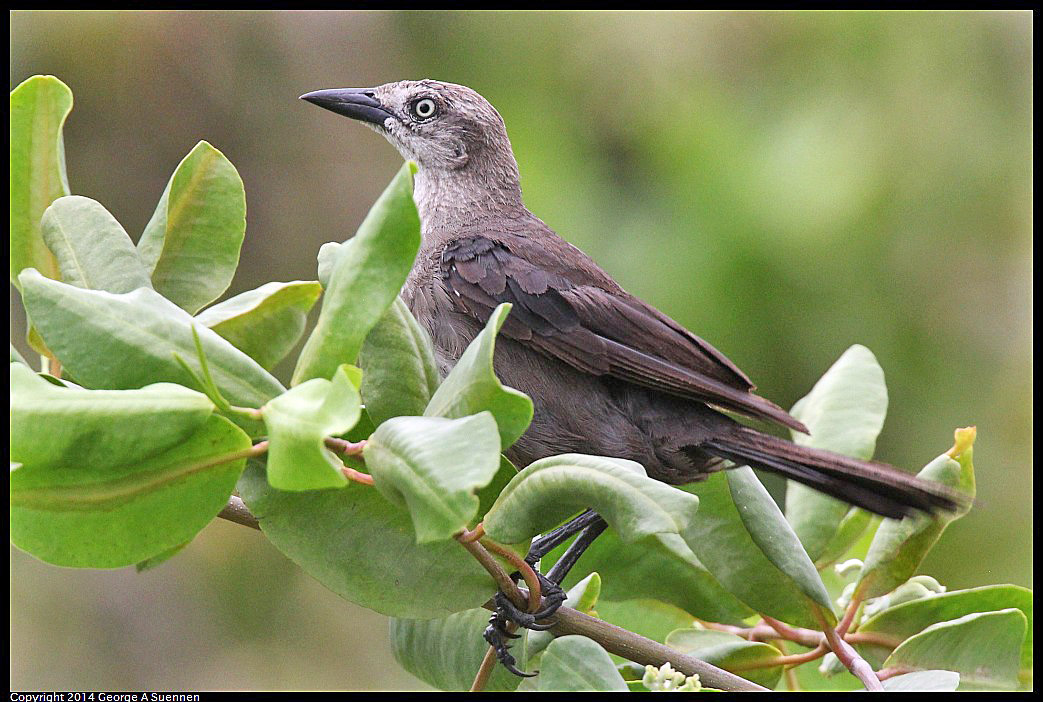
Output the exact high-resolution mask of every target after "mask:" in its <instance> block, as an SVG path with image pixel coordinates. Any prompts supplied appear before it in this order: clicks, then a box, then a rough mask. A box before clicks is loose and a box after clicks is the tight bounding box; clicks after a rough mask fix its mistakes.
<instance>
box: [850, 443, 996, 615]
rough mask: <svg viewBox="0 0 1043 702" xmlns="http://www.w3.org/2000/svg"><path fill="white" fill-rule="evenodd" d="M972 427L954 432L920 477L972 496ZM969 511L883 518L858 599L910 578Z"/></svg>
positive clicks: (863, 571) (973, 489)
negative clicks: (946, 449) (952, 440)
mask: <svg viewBox="0 0 1043 702" xmlns="http://www.w3.org/2000/svg"><path fill="white" fill-rule="evenodd" d="M975 435H976V431H975V429H974V427H970V428H968V429H957V430H956V444H955V445H954V446H953V447H952V449H950V450H949V452H947V453H943V454H942V455H941V456H938V458H936V459H934V460H933V461H931V462H930V463H928V464H927V465H926V466H925V467H924V468H923V470H921V471H920V473H919V477H920V478H922V479H924V480H933V481H936V482H939V483H942V484H943V485H947V486H949V487H951V488H954V489H955V490H957V491H959V492H962V493H964V494H965V495H967V496H968V497H974V493H975V487H974V463H973V454H974V448H973V447H974V438H975ZM968 511H970V503H969V502H968V504H967V505H966V506H964V507H963V508H961V509H960V510H959V511H957V512H939V513H937V514H933V515H932V514H923V513H918V514H915V515H910V516H908V517H905V518H903V519H885V520H884V521H883V523H882V524H881V525H880V528H879V529H877V530H876V535H875V536H874V537H873V543H872V544H870V546H869V553H867V554H866V559H865V564H864V565H863V566H862V575H861V577H860V579H859V581H858V585H857V588H856V591H855V592H856V595H857V596H858V597H859V598H861V599H869V598H871V597H879V596H880V595H884V594H886V593H888V592H890V591H891V590H894V589H895V588H896V587H898V586H899V585H901V584H902V583H904V582H905V581H906V580H908V579H909V578H911V577H912V576H913V575H914V574H915V573H916V569H917V568H918V567H919V565H920V563H921V562H922V561H923V559H924V556H926V555H927V553H928V551H930V550H931V547H933V546H934V544H935V543H936V542H937V541H938V539H939V537H941V535H942V532H943V531H945V527H946V526H948V525H949V522H952V521H954V520H956V519H959V518H960V517H962V516H963V515H964V514H966V513H967V512H968Z"/></svg>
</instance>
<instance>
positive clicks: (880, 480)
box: [701, 427, 968, 519]
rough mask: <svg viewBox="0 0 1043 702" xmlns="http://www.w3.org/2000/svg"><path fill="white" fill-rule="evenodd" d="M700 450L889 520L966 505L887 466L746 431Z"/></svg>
mask: <svg viewBox="0 0 1043 702" xmlns="http://www.w3.org/2000/svg"><path fill="white" fill-rule="evenodd" d="M701 448H703V449H704V450H706V451H707V452H709V453H711V454H713V455H715V456H718V457H720V458H725V459H727V460H729V461H732V462H734V463H736V464H738V465H749V466H752V467H754V468H761V469H764V470H767V471H771V472H773V473H778V474H779V475H782V476H785V477H787V478H792V479H793V480H796V481H797V482H800V483H803V484H805V485H807V486H809V487H812V488H814V489H816V490H819V491H820V492H824V493H826V494H827V495H830V496H832V497H836V498H839V499H841V500H844V501H845V502H848V503H850V504H853V505H856V506H858V507H861V508H863V509H867V510H869V511H870V512H875V513H877V514H880V515H883V516H885V517H892V518H895V519H898V518H900V517H904V516H905V515H907V514H910V513H912V512H913V511H914V510H919V511H923V512H937V511H939V510H956V509H958V508H959V507H960V506H961V505H963V504H966V502H967V500H968V498H967V497H965V496H962V495H961V494H960V493H958V492H956V491H954V490H951V489H949V488H947V487H946V486H944V485H941V484H940V483H935V482H930V481H927V480H921V479H920V478H917V477H916V476H913V475H909V474H908V473H905V472H903V471H901V470H898V469H897V468H895V467H893V466H889V465H887V464H884V463H872V462H869V461H860V460H858V459H857V458H850V457H848V456H842V455H840V454H837V453H832V452H830V451H823V450H822V449H815V448H810V447H808V446H798V445H797V444H794V443H792V442H789V441H786V440H784V439H780V438H778V437H775V436H771V435H768V434H763V433H761V432H759V431H756V430H754V429H750V428H749V427H741V428H739V429H737V431H735V432H734V433H730V434H729V435H727V436H723V437H719V438H714V439H711V440H709V441H706V442H705V443H703V444H702V445H701Z"/></svg>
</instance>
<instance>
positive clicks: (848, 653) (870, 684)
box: [815, 608, 884, 692]
mask: <svg viewBox="0 0 1043 702" xmlns="http://www.w3.org/2000/svg"><path fill="white" fill-rule="evenodd" d="M815 614H816V616H817V617H818V619H819V624H820V625H821V626H822V633H824V634H825V635H826V641H827V642H828V643H829V647H830V648H831V649H833V653H835V654H837V658H838V659H839V660H840V662H841V663H843V664H844V667H846V668H847V669H848V670H850V671H851V673H852V675H854V676H855V677H856V678H858V679H859V680H861V681H862V684H863V685H865V686H866V690H869V691H871V692H883V690H884V686H883V685H882V684H881V683H880V678H878V677H877V676H876V673H875V672H874V671H873V668H872V667H871V666H870V665H869V663H867V662H866V660H865V659H864V658H862V656H860V655H858V652H857V651H855V649H854V648H853V647H852V646H851V644H849V643H848V642H847V641H845V640H844V638H843V637H842V636H840V635H839V634H837V630H836V629H834V628H833V627H832V626H830V625H829V622H827V621H826V618H825V616H824V615H823V614H822V612H821V611H820V610H819V609H818V608H816V609H815Z"/></svg>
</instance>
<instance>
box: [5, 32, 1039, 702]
mask: <svg viewBox="0 0 1043 702" xmlns="http://www.w3.org/2000/svg"><path fill="white" fill-rule="evenodd" d="M1031 67H1032V17H1031V14H1029V13H1028V12H1008V13H1003V12H990V13H969V12H967V13H860V12H845V13H830V12H814V13H810V12H809V13H755V12H747V13H685V14H661V13H637V14H633V13H499V12H486V13H382V12H367V13H353V12H337V13H315V12H282V13H256V12H235V13H225V12H221V13H216V12H207V13H196V12H147V13H146V12H140V13H131V12H117V13H109V12H104V13H103V12H90V13H85V12H81V13H61V12H23V11H19V12H14V13H13V14H12V15H11V74H10V85H11V88H14V87H15V86H16V85H17V84H18V83H20V82H21V81H22V80H24V79H25V78H27V77H29V76H30V75H33V74H36V73H51V74H54V75H56V76H58V77H60V78H61V79H62V80H63V81H65V82H66V83H67V84H68V85H69V86H70V87H71V88H72V90H73V93H74V95H75V101H76V103H75V108H74V110H73V112H72V115H71V116H70V118H69V120H68V123H67V125H66V129H65V146H66V155H67V162H68V175H69V182H70V185H71V187H72V191H73V193H75V194H80V195H86V196H89V197H92V198H94V199H96V200H99V201H100V202H102V203H103V204H104V205H105V206H106V207H107V208H108V209H109V210H110V211H111V212H112V213H113V214H115V215H116V217H117V218H118V219H119V220H120V222H122V224H123V225H124V227H125V228H126V229H127V231H128V232H130V233H131V236H132V237H134V238H135V239H136V238H137V237H138V235H139V234H140V232H141V230H142V229H143V227H144V225H145V223H146V222H147V221H148V219H149V216H150V215H151V213H152V210H153V209H154V207H155V204H156V201H157V200H158V198H159V195H160V193H161V192H162V190H163V187H164V186H165V184H166V181H167V179H168V178H169V176H170V174H171V172H172V171H173V169H174V167H175V166H176V165H177V163H178V162H179V161H180V159H181V158H182V157H183V156H184V155H185V154H186V153H187V152H188V151H189V149H191V148H192V146H193V145H194V144H195V143H196V142H197V141H198V140H200V139H206V140H208V141H210V142H211V143H212V144H214V145H215V146H216V147H218V148H219V149H221V150H222V151H223V152H224V153H225V154H226V155H227V156H228V157H229V159H231V161H232V162H233V163H234V164H235V165H236V167H237V168H238V169H239V172H240V174H241V175H242V178H243V181H244V182H245V184H246V193H247V206H248V213H247V219H248V228H247V236H246V243H245V244H244V246H243V254H242V265H241V267H240V270H239V274H238V276H237V278H236V280H235V282H234V283H233V285H232V288H231V289H230V290H229V294H235V293H239V292H242V291H244V290H248V289H251V288H254V287H256V286H258V285H260V284H262V283H264V282H267V281H269V280H294V279H305V280H307V279H313V278H314V277H315V253H316V252H317V250H318V248H319V246H320V245H321V244H322V243H323V242H326V241H331V240H337V241H339V240H343V239H345V238H346V237H348V236H349V235H351V234H352V233H353V232H354V230H355V227H356V226H357V224H358V223H359V222H360V221H361V219H362V217H363V215H364V214H365V212H366V211H367V209H368V207H369V205H370V204H371V203H372V202H373V200H374V199H375V198H376V196H377V195H378V194H379V193H380V191H381V190H382V189H383V188H384V186H385V185H386V183H387V182H388V180H389V179H390V178H391V176H392V175H393V174H394V173H395V171H396V170H397V169H398V167H399V165H400V159H399V157H398V155H397V154H396V152H395V151H394V150H393V149H392V148H391V147H390V146H389V145H388V144H386V143H385V142H384V140H383V139H381V138H380V137H379V136H378V135H376V134H374V133H373V132H371V131H369V130H367V129H363V128H361V127H360V126H358V125H355V124H352V123H350V122H349V121H348V120H346V119H344V118H342V117H339V116H336V115H333V114H331V113H329V112H326V111H324V110H319V109H317V108H315V107H314V106H311V105H307V104H304V103H302V102H300V101H298V100H297V96H298V95H300V94H301V93H304V92H306V91H309V90H314V89H318V88H331V87H347V86H370V85H375V84H379V83H383V82H387V81H393V80H399V79H402V78H424V77H430V78H438V79H443V80H448V81H452V82H457V83H464V84H466V85H469V86H471V87H473V88H474V89H476V90H478V91H479V92H480V93H482V94H483V95H485V96H486V97H487V98H488V99H489V100H490V102H492V103H493V105H495V106H496V107H497V109H499V111H500V113H501V114H502V115H503V117H504V119H505V121H506V123H507V129H508V132H509V134H510V137H511V140H512V141H513V144H514V148H515V152H516V154H517V157H518V162H519V165H520V168H521V173H522V185H523V188H524V191H525V196H526V202H527V204H528V205H529V207H530V209H532V210H533V211H534V212H535V213H536V214H537V215H539V216H540V217H541V218H542V219H544V220H545V221H546V222H547V223H548V224H549V225H550V226H551V227H553V228H554V229H556V230H557V231H558V232H559V233H560V234H561V235H562V236H564V237H565V238H566V239H568V240H569V241H571V242H572V243H574V244H576V245H577V246H579V247H580V248H582V249H584V250H585V251H587V252H588V253H590V254H591V255H592V256H593V257H594V258H595V259H596V260H597V261H599V262H600V263H601V264H602V266H604V267H605V268H606V269H607V270H608V271H609V272H610V273H611V274H612V275H613V276H614V277H615V278H616V279H617V280H618V281H619V282H620V283H621V284H622V285H623V286H624V287H626V288H627V289H628V290H630V291H631V292H633V293H635V294H637V295H638V296H640V297H642V298H644V299H646V300H648V301H650V302H652V303H653V304H655V305H656V306H657V307H659V308H660V309H662V310H664V311H665V312H667V313H668V314H670V315H671V316H673V317H674V318H675V319H677V320H678V321H680V322H681V323H683V324H684V325H686V326H687V327H689V328H690V329H692V330H694V331H696V332H697V333H698V334H700V335H701V336H703V337H705V338H706V339H707V340H709V341H710V342H711V343H713V344H714V345H715V346H717V347H718V348H719V349H721V350H722V351H724V352H725V353H727V354H728V355H729V356H730V357H731V358H732V359H733V360H734V361H735V362H736V363H738V364H739V366H740V367H742V368H743V369H745V370H746V371H747V373H749V374H750V375H751V376H752V377H753V378H754V380H755V381H756V382H757V383H758V385H759V387H760V390H761V391H762V393H763V394H764V395H765V396H767V397H769V398H771V399H773V400H775V401H776V402H778V403H779V404H781V405H783V406H790V405H792V403H793V402H795V401H796V400H797V399H798V398H800V397H801V396H802V395H804V394H805V393H806V392H807V391H808V390H809V389H810V387H811V385H812V384H813V383H814V382H815V380H816V379H817V378H818V377H819V376H820V375H821V374H822V373H823V372H824V371H825V370H826V369H827V368H828V367H829V365H830V364H831V363H832V362H833V361H834V360H835V359H836V358H837V357H838V356H839V355H840V354H841V353H842V352H843V351H844V349H846V348H847V347H848V346H850V345H851V344H853V343H861V344H864V345H866V346H868V347H869V348H870V349H871V350H872V351H873V352H874V353H875V354H876V356H877V358H878V359H879V361H880V364H881V365H882V366H883V368H884V371H885V373H886V375H887V381H888V389H889V392H890V413H889V416H888V421H887V425H886V427H885V429H884V433H883V435H882V436H881V438H880V441H879V443H878V450H877V456H878V457H879V458H881V459H882V460H886V461H888V462H891V463H895V464H897V465H900V466H903V467H905V468H907V469H909V470H917V469H919V467H920V466H922V465H923V464H924V463H926V462H927V461H928V460H930V459H931V458H933V457H934V456H936V455H938V454H939V453H941V452H943V451H945V450H947V449H948V448H949V447H950V446H951V441H952V431H953V429H954V428H955V427H959V426H966V425H969V424H976V425H977V426H978V443H977V445H976V451H975V459H976V460H975V463H976V466H977V475H978V495H979V500H978V504H977V506H976V508H975V509H974V510H973V511H972V513H971V514H970V515H969V516H967V517H966V518H964V519H963V520H961V521H959V522H956V523H955V524H954V525H952V526H951V527H950V528H949V530H948V532H947V533H946V534H945V536H944V538H943V540H942V542H941V543H940V544H939V545H938V546H937V547H936V548H935V550H934V551H933V552H932V554H931V555H930V557H929V558H928V560H927V562H926V563H925V564H924V566H923V568H922V570H923V571H924V572H928V573H930V574H932V575H935V576H936V577H937V578H938V579H939V580H940V581H941V582H942V583H944V584H946V585H948V586H949V587H950V588H960V587H969V586H975V585H982V584H986V583H997V582H1013V583H1017V584H1021V585H1029V586H1031V584H1032V567H1031V555H1030V554H1031V549H1032V537H1031V533H1032V507H1031V494H1032V489H1031V488H1032V441H1031V432H1030V425H1031V419H1032V406H1031V390H1032V367H1031V351H1030V340H1031V327H1032V318H1031V310H1032V306H1031V300H1030V296H1031V288H1032V285H1031V272H1032V263H1031V261H1032V249H1031V246H1032V244H1031V234H1030V232H1031V226H1032V204H1031V197H1032V170H1031V150H1032V129H1031V114H1032V113H1031V105H1032V96H1031V93H1032V68H1031ZM24 328H25V327H24V316H23V313H22V311H21V307H20V304H19V302H18V298H17V294H16V293H15V292H14V291H13V289H12V292H11V334H12V336H13V337H14V338H15V342H16V344H19V347H20V348H21V349H22V351H23V353H27V349H26V347H25V346H24V344H22V343H21V339H22V337H23V334H24ZM288 374H289V367H288V366H286V365H284V366H283V367H282V368H281V372H280V373H279V375H280V377H282V378H284V379H285V378H286V377H287V376H288ZM766 482H767V483H768V484H769V486H770V487H772V489H773V490H774V491H775V492H776V494H778V492H779V491H778V488H779V487H781V486H780V485H779V484H778V483H776V482H771V479H770V478H768V479H766ZM374 547H376V548H379V544H375V545H374ZM444 586H446V587H451V584H448V583H447V584H444ZM11 593H12V594H11V650H12V654H11V686H12V689H19V688H21V689H27V688H35V689H62V688H66V689H84V688H91V687H93V688H103V689H143V688H152V689H156V688H160V689H162V688H196V689H235V688H248V689H293V688H299V689H395V688H398V689H426V686H425V685H424V684H423V683H421V682H419V681H417V680H416V679H414V678H412V677H411V676H410V675H408V674H407V673H405V672H404V671H402V670H401V669H399V668H398V666H397V665H396V664H395V662H394V661H393V659H392V658H391V655H390V649H389V647H388V643H387V625H386V619H385V618H384V617H383V616H381V615H378V614H376V613H374V612H370V611H368V610H364V609H361V608H359V607H356V606H354V605H352V604H350V603H348V602H345V601H343V600H340V599H339V598H337V597H336V596H335V595H333V594H332V593H330V592H328V591H326V590H325V589H323V588H322V587H321V586H320V585H318V584H317V583H315V582H314V581H312V580H311V579H310V578H308V577H307V576H305V575H303V574H302V573H301V572H300V571H299V570H298V569H297V568H296V567H295V566H294V565H293V564H292V563H290V562H289V561H287V560H286V559H285V558H283V557H282V556H281V555H279V554H278V553H277V552H276V551H275V549H274V548H272V547H271V546H269V545H268V544H267V543H266V542H265V541H264V539H263V537H261V536H260V535H259V534H257V533H256V532H253V531H250V530H247V529H243V528H241V527H237V526H234V525H231V524H228V523H223V522H221V523H215V524H213V525H211V526H210V527H208V528H207V529H206V530H205V531H204V532H203V533H202V534H201V536H200V537H199V538H198V539H197V540H196V541H195V542H194V543H193V544H192V545H191V546H190V547H189V548H188V549H186V550H185V551H184V552H183V553H182V554H180V555H179V556H177V557H176V558H174V559H173V560H172V561H170V562H169V563H167V564H165V565H163V566H161V567H159V568H158V569H156V570H154V571H152V572H148V573H144V574H137V573H135V572H134V570H133V569H124V570H121V571H113V572H101V571H74V570H64V569H58V568H54V567H51V566H46V565H44V564H42V563H39V562H37V561H35V560H33V559H32V558H30V557H28V556H26V555H25V554H22V553H20V552H17V551H14V550H13V549H12V553H11ZM475 635H476V636H477V635H478V632H476V633H475Z"/></svg>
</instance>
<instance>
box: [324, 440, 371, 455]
mask: <svg viewBox="0 0 1043 702" xmlns="http://www.w3.org/2000/svg"><path fill="white" fill-rule="evenodd" d="M326 448H328V449H329V450H330V451H336V452H337V453H339V454H343V455H345V456H358V455H360V454H361V453H362V450H363V449H365V448H366V441H365V439H363V440H362V441H345V440H344V439H338V438H336V437H333V436H328V437H326Z"/></svg>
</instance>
